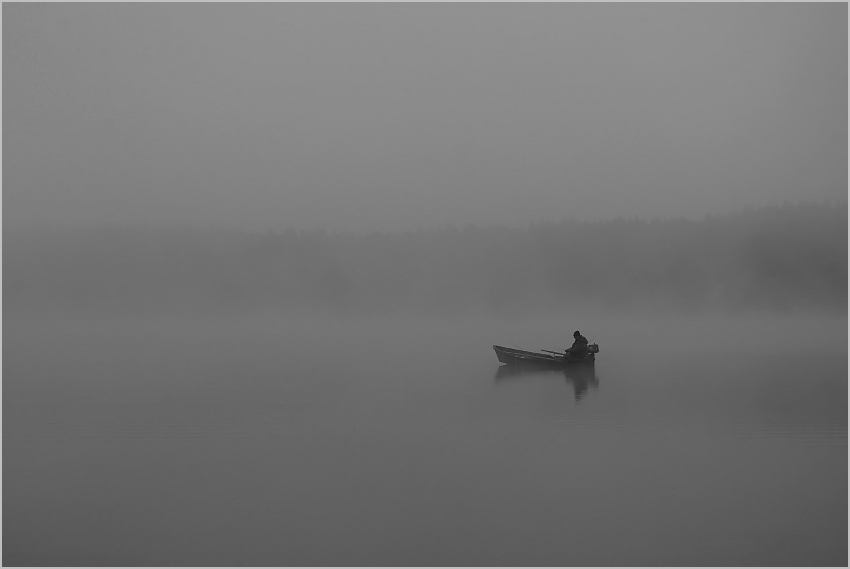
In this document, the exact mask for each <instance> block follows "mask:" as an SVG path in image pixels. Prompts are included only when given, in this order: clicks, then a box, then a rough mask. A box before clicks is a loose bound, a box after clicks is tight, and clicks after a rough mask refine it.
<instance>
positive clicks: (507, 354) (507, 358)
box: [493, 344, 599, 368]
mask: <svg viewBox="0 0 850 569" xmlns="http://www.w3.org/2000/svg"><path fill="white" fill-rule="evenodd" d="M493 350H494V351H495V352H496V357H497V358H499V361H500V362H502V363H503V364H508V365H513V366H528V367H531V366H534V367H546V368H564V367H567V366H575V365H579V366H580V365H593V363H594V362H595V361H596V353H597V352H598V351H599V346H597V345H596V344H590V345H588V346H587V352H588V353H587V355H586V356H585V357H584V358H582V359H572V358H566V359H565V358H564V356H563V355H560V354H557V353H555V352H552V353H543V352H528V351H526V350H520V349H517V348H506V347H504V346H495V345H494V346H493Z"/></svg>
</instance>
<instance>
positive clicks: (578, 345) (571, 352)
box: [564, 330, 587, 360]
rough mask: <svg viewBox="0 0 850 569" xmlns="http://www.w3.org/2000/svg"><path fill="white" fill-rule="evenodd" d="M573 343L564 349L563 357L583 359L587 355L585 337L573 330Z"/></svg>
mask: <svg viewBox="0 0 850 569" xmlns="http://www.w3.org/2000/svg"><path fill="white" fill-rule="evenodd" d="M573 338H574V341H573V345H572V346H571V347H569V348H567V349H566V351H565V355H564V359H568V360H583V359H584V358H586V357H587V338H585V337H584V336H582V335H581V332H579V331H578V330H576V331H575V332H573Z"/></svg>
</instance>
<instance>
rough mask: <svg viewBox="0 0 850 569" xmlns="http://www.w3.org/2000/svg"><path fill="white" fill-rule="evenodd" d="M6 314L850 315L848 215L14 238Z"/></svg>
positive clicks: (6, 254)
mask: <svg viewBox="0 0 850 569" xmlns="http://www.w3.org/2000/svg"><path fill="white" fill-rule="evenodd" d="M3 258H4V263H3V268H4V271H3V290H4V307H6V308H10V307H30V308H32V307H41V308H43V309H47V310H52V309H59V308H62V307H73V308H83V309H87V308H91V307H103V308H125V309H143V310H156V309H162V310H173V309H178V308H191V307H195V308H199V309H208V308H213V307H225V306H226V307H253V308H265V307H282V308H294V309H297V308H302V309H315V308H322V309H330V310H334V311H383V310H392V309H399V308H421V309H426V310H457V309H462V308H466V307H479V308H483V309H488V310H500V309H515V308H523V307H541V308H545V307H546V306H551V305H552V304H553V303H555V304H558V305H576V304H586V305H593V306H603V307H611V308H627V307H634V306H667V307H671V308H674V309H690V308H693V309H720V308H722V309H730V310H739V309H744V308H747V309H749V308H755V309H828V310H832V309H841V310H846V308H847V282H848V281H847V207H846V205H840V204H839V205H835V204H812V203H808V204H785V205H781V206H771V207H765V208H758V209H756V208H749V209H746V210H744V211H741V212H737V213H733V214H728V215H716V216H706V217H704V218H702V219H700V220H687V219H656V220H649V221H647V220H642V219H637V218H634V219H624V218H617V219H614V220H609V221H599V222H585V221H576V220H570V219H564V220H562V221H560V222H545V223H537V224H533V225H528V226H525V227H518V228H510V227H502V226H489V227H488V226H484V227H481V226H473V225H467V226H464V227H462V228H457V227H454V226H451V225H449V226H444V227H441V228H437V229H431V230H418V231H410V232H403V233H372V234H365V235H356V234H347V233H328V232H325V231H301V232H296V231H293V230H286V231H283V232H277V233H275V232H265V233H262V232H249V231H242V230H232V229H222V228H197V227H183V226H168V227H163V226H157V227H152V226H134V227H127V226H111V227H101V228H98V229H73V230H53V231H39V232H34V231H30V232H19V233H8V234H5V235H4V243H3Z"/></svg>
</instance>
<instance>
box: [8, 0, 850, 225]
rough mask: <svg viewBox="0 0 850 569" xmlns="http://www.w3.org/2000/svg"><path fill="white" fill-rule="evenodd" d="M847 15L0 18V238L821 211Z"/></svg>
mask: <svg viewBox="0 0 850 569" xmlns="http://www.w3.org/2000/svg"><path fill="white" fill-rule="evenodd" d="M847 48H848V43H847V4H846V3H831V4H809V3H806V4H727V3H712V4H669V3H664V4H597V3H591V4H550V3H546V4H406V3H405V4H323V3H308V4H268V3H262V4H209V3H201V4H195V3H191V4H168V3H165V4H161V3H157V4H148V3H145V4H125V3H117V4H104V3H94V4H65V3H60V4H9V3H5V4H3V222H4V225H5V227H6V228H8V229H17V228H23V227H38V226H54V225H63V226H91V225H98V224H102V223H119V224H123V223H133V224H136V223H161V222H165V223H175V222H188V223H192V224H196V225H203V226H206V225H208V224H218V225H224V226H229V227H242V228H246V229H252V230H253V229H261V230H265V229H274V230H282V229H285V228H287V227H291V228H294V229H309V228H324V229H328V230H354V231H358V232H361V231H370V230H406V229H416V228H418V227H434V226H440V225H442V224H445V223H454V224H456V225H462V224H465V223H467V222H471V223H475V224H491V223H502V224H510V225H520V224H525V223H528V222H533V221H539V220H544V219H561V218H563V217H575V218H577V219H608V218H612V217H616V216H619V215H622V216H626V217H630V216H640V217H645V218H648V217H662V216H667V217H670V216H679V215H685V216H689V217H701V216H702V215H704V214H706V213H722V212H729V211H737V210H738V209H740V208H741V207H743V206H746V205H755V206H760V205H766V204H776V203H782V202H783V201H785V200H790V201H798V200H818V201H820V200H831V201H842V202H843V201H845V200H846V199H847V151H848V148H847V125H848V120H847V119H848V117H847V108H848V100H847V80H848V77H847Z"/></svg>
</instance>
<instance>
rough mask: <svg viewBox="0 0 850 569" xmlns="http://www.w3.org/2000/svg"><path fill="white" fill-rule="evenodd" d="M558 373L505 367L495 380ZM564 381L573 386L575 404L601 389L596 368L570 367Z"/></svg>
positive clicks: (497, 372) (498, 370) (566, 370)
mask: <svg viewBox="0 0 850 569" xmlns="http://www.w3.org/2000/svg"><path fill="white" fill-rule="evenodd" d="M553 372H555V373H557V370H549V371H546V370H540V369H525V368H522V367H519V366H511V365H503V366H499V367H498V368H497V369H496V376H495V377H494V378H493V379H495V380H496V381H499V380H505V379H509V378H513V379H518V378H521V377H529V376H531V375H540V374H549V373H553ZM563 376H564V379H566V380H567V383H570V384H572V387H573V396H574V397H575V402H576V403H578V402H579V401H581V400H582V399H583V398H584V397H585V395H586V394H587V392H588V390H589V389H590V388H593V389H598V388H599V378H598V377H596V370H595V369H594V366H569V367H567V368H565V369H564V371H563Z"/></svg>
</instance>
